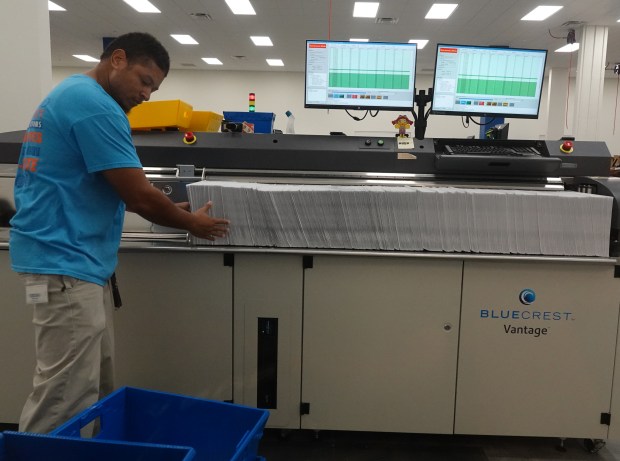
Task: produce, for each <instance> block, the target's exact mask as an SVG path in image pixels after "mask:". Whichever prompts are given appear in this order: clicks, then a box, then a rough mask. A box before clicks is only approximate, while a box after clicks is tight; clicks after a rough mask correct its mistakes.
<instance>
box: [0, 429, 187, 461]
mask: <svg viewBox="0 0 620 461" xmlns="http://www.w3.org/2000/svg"><path fill="white" fill-rule="evenodd" d="M195 454H196V452H195V451H194V449H193V448H190V447H178V446H174V447H171V446H163V445H151V444H143V443H124V442H111V441H107V442H106V441H102V440H86V439H71V438H66V437H53V436H49V435H42V434H29V433H25V432H10V431H7V432H3V433H2V434H0V461H41V460H45V461H67V460H72V461H110V460H113V461H136V460H148V461H191V460H193V459H194V456H195Z"/></svg>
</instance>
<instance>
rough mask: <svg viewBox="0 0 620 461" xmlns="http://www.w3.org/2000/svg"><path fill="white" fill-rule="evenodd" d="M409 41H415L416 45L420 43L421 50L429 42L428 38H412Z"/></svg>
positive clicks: (419, 48)
mask: <svg viewBox="0 0 620 461" xmlns="http://www.w3.org/2000/svg"><path fill="white" fill-rule="evenodd" d="M409 43H415V44H416V45H418V50H421V49H422V48H424V47H425V46H426V45H427V44H428V40H418V39H412V40H409Z"/></svg>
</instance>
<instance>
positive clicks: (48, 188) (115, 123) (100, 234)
mask: <svg viewBox="0 0 620 461" xmlns="http://www.w3.org/2000/svg"><path fill="white" fill-rule="evenodd" d="M113 168H142V165H141V164H140V160H139V158H138V156H137V154H136V150H135V147H134V145H133V142H132V138H131V129H130V127H129V122H128V120H127V116H126V115H125V113H124V112H123V110H122V109H121V108H120V106H119V105H118V104H117V103H116V101H114V99H112V97H110V95H108V94H107V93H106V92H105V90H104V89H103V88H102V87H101V86H100V85H99V84H98V83H97V82H96V81H95V80H94V79H92V78H90V77H88V76H86V75H73V76H71V77H69V78H67V79H66V80H64V81H63V82H61V83H60V84H59V85H58V86H57V87H56V88H54V89H53V90H52V92H51V93H50V94H49V95H48V97H47V98H46V99H45V100H44V101H43V102H42V103H41V105H40V106H39V107H38V109H37V110H36V111H35V113H34V116H33V118H32V120H31V122H30V126H29V128H28V130H27V131H26V133H25V135H24V142H23V145H22V149H21V153H20V157H19V164H18V170H17V175H16V178H15V190H14V191H15V192H14V193H15V206H16V208H17V213H16V214H15V216H14V217H13V219H12V220H11V234H10V243H9V248H10V253H11V263H12V267H13V270H15V271H17V272H31V273H36V274H58V275H69V276H72V277H76V278H78V279H81V280H86V281H88V282H93V283H97V284H99V285H105V283H106V281H107V280H108V279H109V278H110V276H111V275H112V273H113V272H114V269H115V267H116V263H117V251H118V246H119V244H120V238H121V232H122V228H123V219H124V215H125V204H124V202H123V201H122V200H121V198H120V196H119V195H118V194H117V193H116V191H115V190H114V189H113V188H112V186H111V185H110V184H109V183H108V182H107V181H106V179H105V178H104V176H103V175H102V174H101V171H104V170H109V169H113Z"/></svg>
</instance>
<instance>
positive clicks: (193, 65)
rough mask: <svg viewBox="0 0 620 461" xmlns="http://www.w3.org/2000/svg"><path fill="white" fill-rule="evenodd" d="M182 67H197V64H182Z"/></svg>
mask: <svg viewBox="0 0 620 461" xmlns="http://www.w3.org/2000/svg"><path fill="white" fill-rule="evenodd" d="M181 65H182V66H183V67H196V64H192V63H191V62H182V63H181Z"/></svg>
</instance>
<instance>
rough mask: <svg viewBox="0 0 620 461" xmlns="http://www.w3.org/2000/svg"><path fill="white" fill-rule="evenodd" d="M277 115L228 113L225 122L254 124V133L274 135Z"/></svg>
mask: <svg viewBox="0 0 620 461" xmlns="http://www.w3.org/2000/svg"><path fill="white" fill-rule="evenodd" d="M275 119H276V114H274V113H273V112H226V111H224V120H228V121H229V122H236V123H243V122H246V123H253V124H254V133H272V132H273V122H274V121H275Z"/></svg>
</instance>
